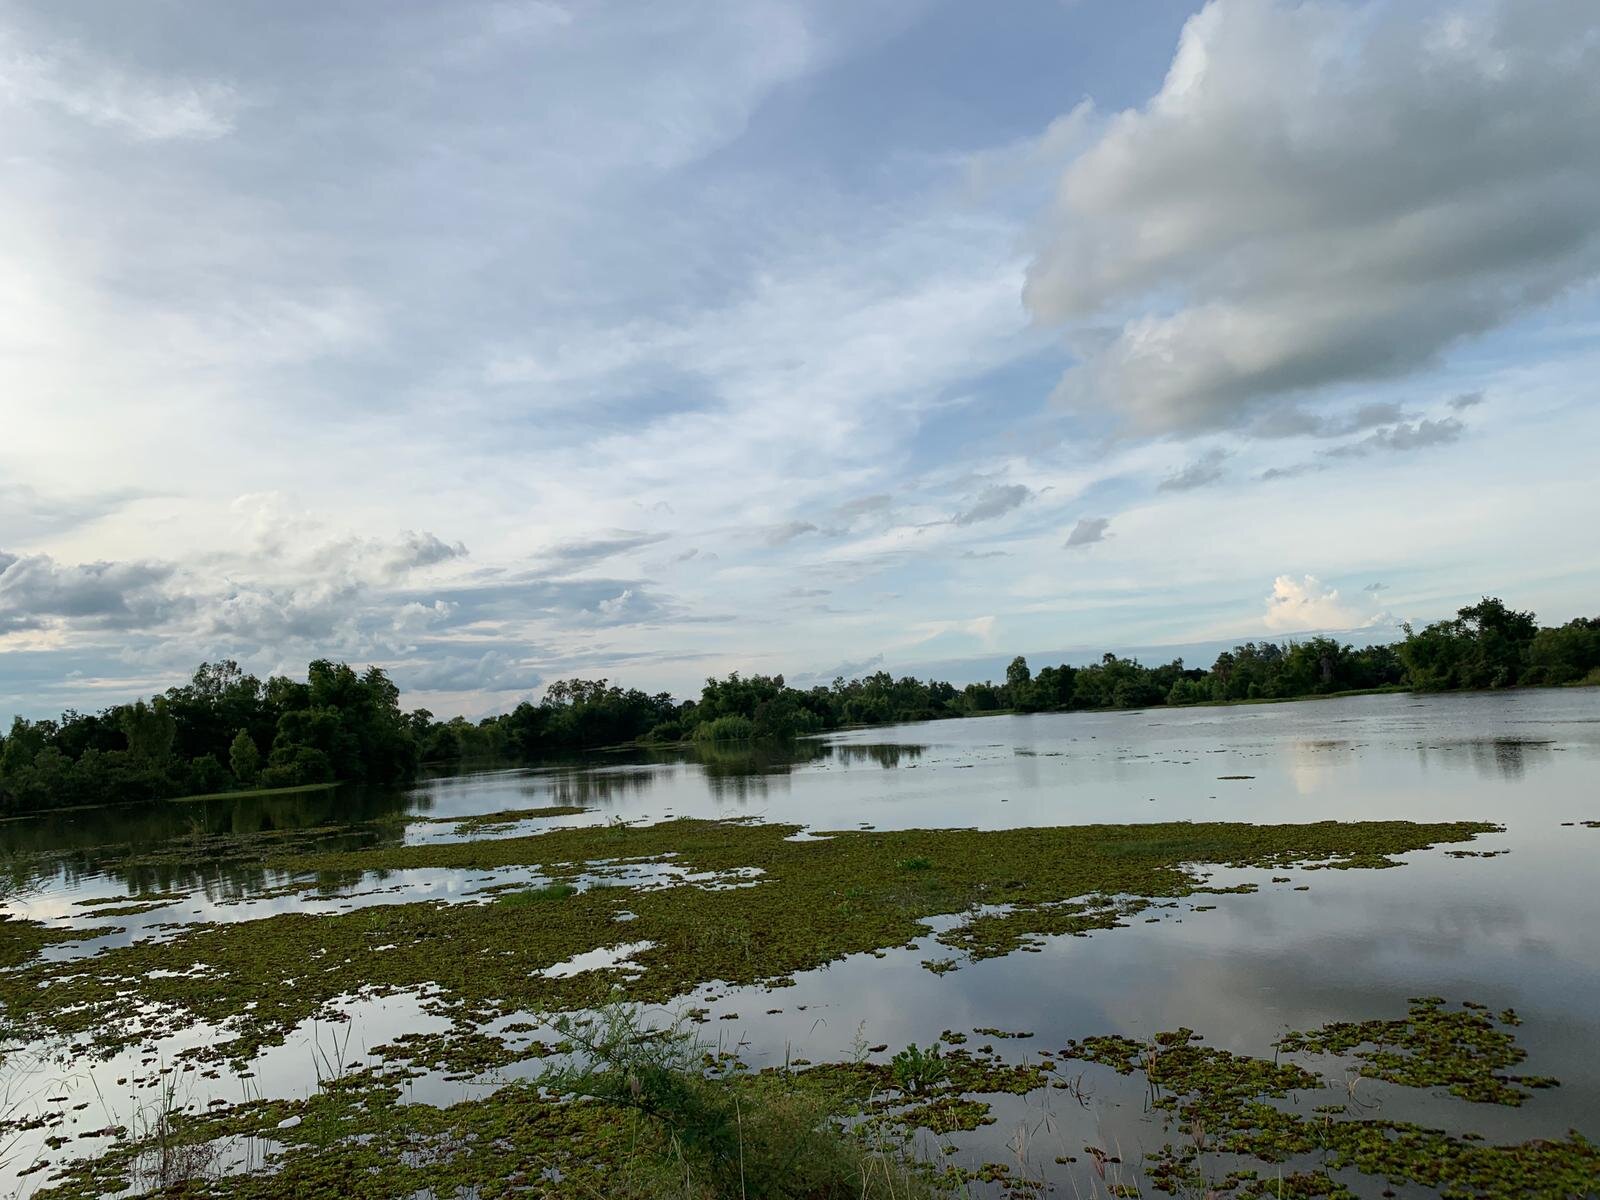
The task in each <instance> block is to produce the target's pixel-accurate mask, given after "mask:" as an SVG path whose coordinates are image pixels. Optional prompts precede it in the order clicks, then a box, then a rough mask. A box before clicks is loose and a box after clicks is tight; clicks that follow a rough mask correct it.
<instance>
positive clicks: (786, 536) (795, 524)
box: [761, 521, 819, 546]
mask: <svg viewBox="0 0 1600 1200" xmlns="http://www.w3.org/2000/svg"><path fill="white" fill-rule="evenodd" d="M817 532H819V530H818V529H817V527H816V526H815V525H813V524H812V523H811V522H810V521H785V522H783V523H782V524H781V525H769V526H767V528H766V529H764V530H762V532H761V540H762V541H764V542H766V544H767V545H769V546H784V545H787V544H788V543H790V542H792V541H794V540H795V538H797V537H801V536H802V535H804V534H807V533H817Z"/></svg>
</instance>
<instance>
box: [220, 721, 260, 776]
mask: <svg viewBox="0 0 1600 1200" xmlns="http://www.w3.org/2000/svg"><path fill="white" fill-rule="evenodd" d="M228 766H230V767H231V768H233V775H234V778H235V779H237V780H238V781H239V782H240V783H242V784H244V785H245V786H246V787H249V786H250V785H251V784H252V783H254V782H255V781H256V775H257V774H258V773H259V772H260V770H261V751H260V749H258V748H257V746H256V743H255V739H254V738H252V737H251V736H250V733H249V731H248V730H244V729H241V730H239V732H238V733H237V734H235V735H234V738H233V743H232V744H231V745H230V746H229V747H228Z"/></svg>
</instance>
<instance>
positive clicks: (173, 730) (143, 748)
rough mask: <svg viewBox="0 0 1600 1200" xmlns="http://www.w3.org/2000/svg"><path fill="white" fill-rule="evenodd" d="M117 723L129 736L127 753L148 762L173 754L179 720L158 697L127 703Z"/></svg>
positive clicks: (123, 733)
mask: <svg viewBox="0 0 1600 1200" xmlns="http://www.w3.org/2000/svg"><path fill="white" fill-rule="evenodd" d="M118 716H119V719H118V722H117V724H118V725H119V726H121V728H122V735H123V737H125V738H127V739H128V753H129V754H131V755H133V757H134V758H137V759H142V760H144V761H146V762H161V761H163V760H165V759H166V758H168V757H169V756H170V755H171V754H172V742H173V739H174V738H175V737H177V735H178V723H177V721H175V720H173V717H172V714H171V713H170V712H168V711H167V702H166V701H165V700H164V699H162V698H161V697H160V696H157V697H156V698H155V699H154V700H152V701H151V702H150V703H149V704H146V703H145V702H144V701H143V700H137V701H135V702H134V703H132V704H129V705H125V706H124V707H123V708H122V711H121V712H120V713H119V714H118Z"/></svg>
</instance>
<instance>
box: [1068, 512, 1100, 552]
mask: <svg viewBox="0 0 1600 1200" xmlns="http://www.w3.org/2000/svg"><path fill="white" fill-rule="evenodd" d="M1110 525H1111V518H1110V517H1084V518H1083V519H1082V520H1080V521H1079V522H1078V523H1077V524H1076V525H1074V526H1073V527H1072V532H1071V533H1069V534H1068V535H1067V540H1066V543H1065V545H1066V548H1067V549H1068V550H1070V549H1072V548H1073V547H1074V546H1092V545H1094V543H1096V542H1103V541H1105V540H1106V530H1107V528H1109V527H1110Z"/></svg>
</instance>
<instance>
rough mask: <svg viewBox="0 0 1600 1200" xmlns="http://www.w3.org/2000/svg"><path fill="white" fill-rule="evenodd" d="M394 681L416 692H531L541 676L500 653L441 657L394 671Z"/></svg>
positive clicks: (503, 652) (509, 656) (530, 667)
mask: <svg viewBox="0 0 1600 1200" xmlns="http://www.w3.org/2000/svg"><path fill="white" fill-rule="evenodd" d="M395 679H396V682H398V683H399V684H400V686H401V687H404V688H406V689H408V690H415V691H419V692H523V691H532V690H533V689H534V688H536V687H538V686H539V685H540V684H541V683H543V682H544V677H543V676H542V675H541V674H540V673H539V671H538V670H537V669H536V668H535V667H534V666H533V665H531V664H529V663H526V662H523V661H521V660H519V659H517V658H515V657H514V656H512V655H510V654H508V653H506V652H505V651H503V650H487V651H485V652H484V653H483V654H481V655H476V656H474V655H445V656H443V657H440V658H436V659H433V660H431V661H429V662H425V663H419V664H417V665H415V666H403V667H400V668H398V669H397V670H396V671H395Z"/></svg>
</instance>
